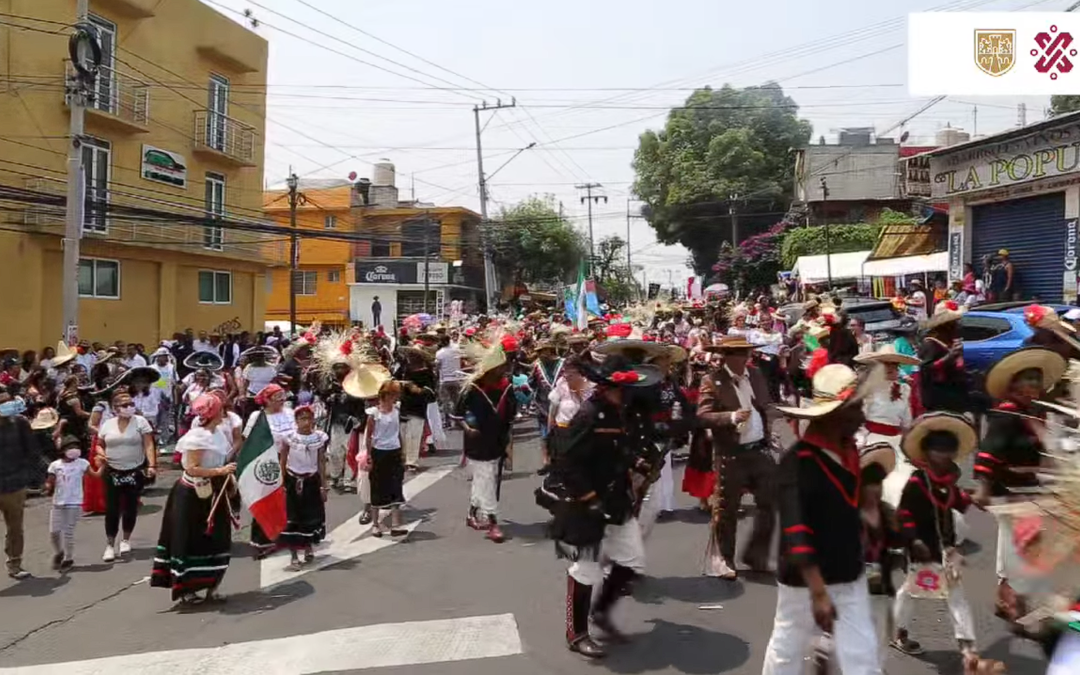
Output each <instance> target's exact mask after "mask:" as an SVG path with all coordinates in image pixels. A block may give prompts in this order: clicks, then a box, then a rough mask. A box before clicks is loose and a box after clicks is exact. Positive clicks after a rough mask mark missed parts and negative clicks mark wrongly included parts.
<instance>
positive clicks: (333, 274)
mask: <svg viewBox="0 0 1080 675" xmlns="http://www.w3.org/2000/svg"><path fill="white" fill-rule="evenodd" d="M326 280H327V281H329V282H330V283H332V284H337V283H340V282H341V270H330V271H329V272H327V273H326Z"/></svg>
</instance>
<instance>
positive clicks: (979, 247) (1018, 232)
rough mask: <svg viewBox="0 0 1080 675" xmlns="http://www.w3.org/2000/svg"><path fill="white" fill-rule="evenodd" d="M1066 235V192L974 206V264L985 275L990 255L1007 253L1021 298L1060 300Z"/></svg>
mask: <svg viewBox="0 0 1080 675" xmlns="http://www.w3.org/2000/svg"><path fill="white" fill-rule="evenodd" d="M1067 236H1068V232H1067V228H1066V226H1065V195H1064V193H1061V192H1056V193H1054V194H1050V195H1041V196H1038V197H1028V198H1025V199H1013V200H1010V201H1006V202H998V203H996V204H986V205H984V206H976V207H974V208H972V243H971V262H972V264H973V265H974V267H975V273H976V275H978V276H980V277H981V276H982V274H983V273H984V272H985V268H984V265H985V262H984V261H985V260H986V258H987V256H990V255H994V254H996V253H997V252H998V250H999V249H1003V248H1004V249H1008V251H1009V259H1010V260H1012V263H1013V267H1014V268H1015V277H1014V287H1015V289H1016V292H1017V293H1019V297H1020V299H1023V300H1027V299H1031V298H1036V297H1037V298H1038V299H1039V301H1040V302H1044V303H1047V302H1050V303H1057V302H1061V300H1062V291H1063V287H1064V281H1063V280H1064V273H1065V264H1066V261H1065V250H1066V246H1065V244H1066V242H1065V240H1066V238H1067Z"/></svg>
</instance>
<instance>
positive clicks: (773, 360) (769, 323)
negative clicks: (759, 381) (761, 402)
mask: <svg viewBox="0 0 1080 675" xmlns="http://www.w3.org/2000/svg"><path fill="white" fill-rule="evenodd" d="M776 323H777V322H776V321H774V320H773V317H772V315H771V314H769V313H768V312H766V313H765V314H764V315H763V316H762V320H761V322H760V323H759V324H758V329H757V330H756V331H754V332H753V334H752V335H751V336H750V338H749V340H750V342H753V343H754V344H756V345H759V347H758V350H757V366H758V368H759V369H760V370H761V374H762V375H764V376H765V382H766V384H767V385H768V387H769V395H770V396H772V399H773V400H774V401H779V400H780V383H781V380H782V377H783V375H782V372H781V351H782V350H783V348H784V335H783V333H780V332H779V331H777V330H776Z"/></svg>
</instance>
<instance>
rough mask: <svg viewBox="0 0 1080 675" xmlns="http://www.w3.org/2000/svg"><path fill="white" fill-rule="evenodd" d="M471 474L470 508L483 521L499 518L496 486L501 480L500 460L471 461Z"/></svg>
mask: <svg viewBox="0 0 1080 675" xmlns="http://www.w3.org/2000/svg"><path fill="white" fill-rule="evenodd" d="M469 472H470V473H471V474H472V490H471V492H470V494H469V506H470V507H471V508H472V509H474V510H475V511H476V516H477V517H478V518H480V519H481V520H484V519H487V518H494V517H496V516H498V515H499V498H498V497H497V496H496V492H495V486H496V484H497V482H498V480H499V460H497V459H489V460H486V461H480V460H476V459H470V460H469Z"/></svg>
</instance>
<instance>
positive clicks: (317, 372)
mask: <svg viewBox="0 0 1080 675" xmlns="http://www.w3.org/2000/svg"><path fill="white" fill-rule="evenodd" d="M378 360H379V357H378V354H377V353H376V352H375V349H374V348H373V347H372V346H371V345H370V344H369V343H366V342H364V341H362V340H361V341H357V339H355V338H354V337H353V336H352V335H350V334H348V333H343V332H337V333H330V334H329V335H325V336H323V337H322V338H320V339H319V342H318V343H317V344H316V346H315V350H314V352H313V355H312V371H313V380H314V381H315V382H316V384H317V388H318V392H319V394H320V396H321V398H322V400H323V402H324V403H325V404H326V407H327V419H328V426H327V431H328V432H329V435H330V445H329V447H328V448H327V451H326V460H327V471H328V473H327V476H328V479H329V481H330V486H331V487H333V488H334V489H335V490H337V491H350V492H357V491H358V489H359V485H358V482H359V481H358V479H359V475H358V473H359V472H358V471H357V466H356V464H355V462H354V461H353V459H354V458H355V455H356V453H355V452H353V453H351V455H350V452H349V445H350V443H351V440H352V437H353V433H354V432H355V431H357V430H358V429H362V428H363V424H364V416H365V413H364V406H365V404H364V401H363V400H362V397H357V396H356V395H355V394H354V393H353V392H351V391H349V390H346V388H345V386H344V385H345V383H346V381H350V382H352V381H355V378H353V380H350V379H349V376H350V374H351V373H352V372H353V371H354V370H355V369H357V368H359V367H361V366H365V367H366V366H370V365H372V364H377V363H378ZM379 370H380V371H383V372H385V369H383V368H382V367H381V366H380V367H379ZM389 376H390V374H389V372H386V377H387V378H388V377H389ZM374 393H375V392H374V391H372V392H371V393H369V394H368V396H373V395H374Z"/></svg>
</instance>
